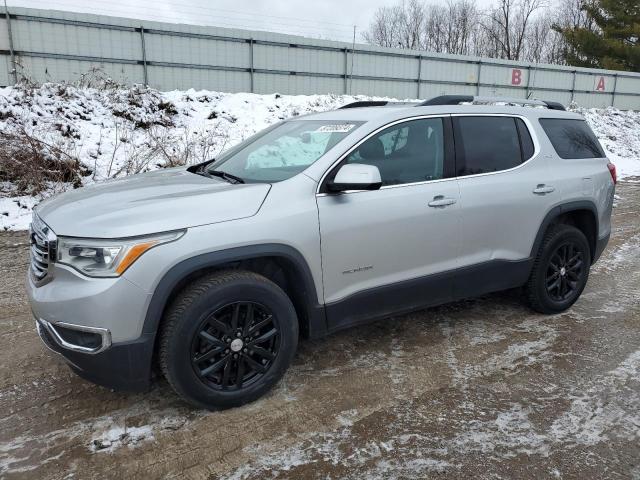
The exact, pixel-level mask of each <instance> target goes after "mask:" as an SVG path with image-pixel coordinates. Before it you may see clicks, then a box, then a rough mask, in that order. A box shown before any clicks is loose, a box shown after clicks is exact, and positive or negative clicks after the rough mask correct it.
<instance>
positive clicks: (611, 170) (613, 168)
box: [607, 162, 618, 185]
mask: <svg viewBox="0 0 640 480" xmlns="http://www.w3.org/2000/svg"><path fill="white" fill-rule="evenodd" d="M607 168H608V169H609V173H610V174H611V180H613V184H614V185H615V184H616V183H618V174H617V173H616V166H615V165H614V164H613V163H611V162H609V163H607Z"/></svg>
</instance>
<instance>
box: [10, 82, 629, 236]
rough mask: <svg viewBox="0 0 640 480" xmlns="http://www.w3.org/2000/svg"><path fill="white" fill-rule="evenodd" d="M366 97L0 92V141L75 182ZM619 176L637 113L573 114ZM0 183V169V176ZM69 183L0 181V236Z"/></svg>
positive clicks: (204, 153) (173, 157) (625, 168)
mask: <svg viewBox="0 0 640 480" xmlns="http://www.w3.org/2000/svg"><path fill="white" fill-rule="evenodd" d="M370 98H371V97H366V96H348V95H280V94H272V95H258V94H251V93H235V94H231V93H220V92H212V91H195V90H187V91H172V92H158V91H156V90H152V89H147V88H144V87H140V86H135V87H132V88H128V89H127V88H121V87H118V86H114V85H111V84H109V83H108V82H107V83H103V84H101V85H100V86H99V87H97V88H95V87H94V88H77V87H74V86H70V85H64V84H54V83H49V84H44V85H42V86H39V87H35V86H23V87H20V88H13V87H7V88H2V89H0V136H1V135H2V134H12V133H20V132H22V133H26V134H28V135H30V136H32V137H34V138H37V139H38V140H39V141H41V142H43V145H46V146H47V148H50V149H56V151H58V152H62V153H61V155H62V156H63V157H65V158H66V157H69V158H78V159H79V160H80V162H81V163H82V165H83V166H84V167H86V171H85V172H84V174H85V175H84V176H83V177H82V180H81V184H82V185H88V184H91V183H94V182H100V181H103V180H106V179H108V178H114V177H122V176H125V175H129V174H134V173H138V172H144V171H149V170H154V169H158V168H162V167H167V166H175V165H180V164H185V163H186V164H193V163H198V162H201V161H204V160H208V159H210V158H213V157H215V156H217V155H218V154H219V153H220V152H221V151H223V150H226V149H228V148H230V147H232V146H233V145H235V144H237V143H238V142H240V141H242V140H244V139H245V138H247V137H249V136H251V135H252V134H254V133H255V132H257V131H259V130H261V129H263V128H265V127H267V126H268V125H270V124H272V123H274V122H277V121H280V120H283V119H286V118H289V117H294V116H298V115H303V114H306V113H311V112H317V111H326V110H331V109H335V108H337V107H339V106H341V105H344V104H346V103H349V102H352V101H355V100H364V99H370ZM578 111H579V112H580V113H582V114H583V115H585V116H586V118H587V120H588V121H589V123H590V124H591V126H592V128H593V129H594V131H595V132H596V134H597V135H598V138H599V139H600V141H601V143H602V144H603V146H604V148H605V149H606V151H607V154H608V155H609V157H610V158H611V159H612V160H613V161H614V162H615V163H616V165H617V167H618V175H619V177H620V178H624V177H628V176H636V175H640V136H639V135H638V134H637V132H638V131H640V113H638V112H626V111H620V110H616V109H611V108H609V109H604V110H602V109H579V110H578ZM1 175H2V172H1V169H0V178H2V177H1ZM68 188H72V185H71V184H70V183H64V184H61V183H60V182H57V183H56V182H52V183H51V184H50V185H49V187H48V188H46V189H45V190H44V191H43V192H28V191H27V192H25V191H19V190H17V188H16V185H15V184H12V183H9V182H4V183H0V231H1V230H22V229H26V228H27V227H28V224H29V222H30V218H31V209H32V208H33V206H34V205H36V204H37V203H38V202H39V201H40V200H41V199H43V198H46V197H47V196H49V195H51V194H55V193H58V192H60V191H63V190H65V189H68Z"/></svg>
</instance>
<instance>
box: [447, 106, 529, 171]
mask: <svg viewBox="0 0 640 480" xmlns="http://www.w3.org/2000/svg"><path fill="white" fill-rule="evenodd" d="M451 117H511V118H519V119H520V120H522V121H523V122H524V124H525V126H526V127H527V130H529V135H531V141H532V142H533V155H531V157H530V158H528V159H527V160H526V161H524V162H522V163H521V164H520V165H516V166H515V167H512V168H508V169H506V170H498V171H496V172H485V173H475V174H473V175H462V176H458V175H456V176H455V177H454V178H456V179H458V180H465V179H467V178H476V177H486V176H487V175H497V174H500V173H507V172H513V171H514V170H517V169H519V168H522V167H524V166H525V165H527V164H528V163H529V162H531V161H532V160H534V159H535V158H537V157H538V156H539V155H540V152H541V150H542V149H541V148H540V141H539V140H538V135H537V134H536V131H535V129H534V128H533V123H532V122H531V121H530V120H529V119H528V118H527V117H525V116H523V115H519V114H517V113H452V114H451Z"/></svg>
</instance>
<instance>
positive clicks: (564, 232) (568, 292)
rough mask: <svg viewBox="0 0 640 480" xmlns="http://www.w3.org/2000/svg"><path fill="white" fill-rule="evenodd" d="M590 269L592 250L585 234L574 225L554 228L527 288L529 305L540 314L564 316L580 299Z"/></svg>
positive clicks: (551, 228) (545, 241) (544, 244)
mask: <svg viewBox="0 0 640 480" xmlns="http://www.w3.org/2000/svg"><path fill="white" fill-rule="evenodd" d="M590 267H591V249H590V247H589V242H588V241H587V237H585V235H584V233H583V232H582V231H581V230H579V229H578V228H576V227H575V226H573V225H567V224H558V225H552V226H551V227H550V228H549V230H548V231H547V232H546V233H545V236H544V238H543V240H542V243H541V245H540V247H539V249H538V252H537V254H536V256H535V259H534V264H533V268H532V269H531V274H530V275H529V280H528V281H527V283H526V285H525V293H526V295H527V300H528V303H529V305H530V306H531V308H533V309H534V310H535V311H537V312H540V313H545V314H554V313H560V312H564V311H565V310H567V309H568V308H569V307H571V305H573V304H574V303H575V302H576V301H577V300H578V298H580V295H581V294H582V291H583V290H584V288H585V286H586V285H587V280H588V279H589V268H590Z"/></svg>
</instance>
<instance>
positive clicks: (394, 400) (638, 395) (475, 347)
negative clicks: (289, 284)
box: [0, 182, 640, 479]
mask: <svg viewBox="0 0 640 480" xmlns="http://www.w3.org/2000/svg"><path fill="white" fill-rule="evenodd" d="M618 194H619V195H620V199H619V200H618V206H617V208H616V209H615V210H614V216H615V218H614V230H613V236H612V240H611V243H610V244H609V247H608V249H607V250H606V251H605V254H604V256H603V258H602V259H601V260H600V261H599V262H598V263H597V264H596V266H595V267H594V268H593V269H592V276H591V278H590V280H589V284H588V286H587V289H586V291H585V293H584V294H583V296H582V298H581V299H580V300H579V302H578V303H577V304H576V305H575V306H574V307H573V308H572V309H571V310H570V311H569V312H567V313H565V314H562V315H557V316H548V317H545V316H541V315H537V314H534V313H532V312H531V311H529V310H528V309H527V308H525V307H524V306H522V305H521V303H520V301H519V297H518V294H517V293H516V292H508V293H501V294H496V295H489V296H486V297H483V298H480V299H474V300H469V301H464V302H459V303H456V304H453V305H449V306H445V307H440V308H434V309H430V310H425V311H422V312H418V313H414V314H411V315H406V316H402V317H396V318H392V319H387V320H383V321H380V322H377V323H375V324H372V325H370V326H367V327H361V328H358V329H352V330H349V331H346V332H342V333H339V334H335V335H332V336H330V337H329V338H326V339H323V340H320V341H314V342H308V341H307V342H302V344H301V346H300V349H299V353H298V355H297V357H296V360H295V364H294V365H293V367H292V368H291V369H290V371H289V372H288V374H287V375H286V376H285V378H284V380H283V381H282V382H281V383H280V385H279V386H278V387H277V388H276V389H275V390H274V391H273V392H272V393H271V394H269V395H268V396H267V397H266V398H263V399H261V400H259V401H257V402H255V403H253V404H251V405H248V406H246V407H243V408H238V409H234V410H229V411H223V412H214V413H210V412H201V411H196V410H193V409H191V408H189V407H187V406H186V405H184V404H183V403H181V401H180V400H179V399H177V398H176V396H175V395H174V394H173V393H172V392H171V390H170V389H169V387H168V386H167V384H166V383H165V382H163V381H159V382H156V384H155V385H154V387H153V389H152V391H151V392H149V393H147V394H136V395H132V394H122V393H114V392H110V391H108V390H106V389H103V388H101V387H97V386H94V385H91V384H89V383H86V382H84V381H83V380H81V379H79V378H77V377H76V376H75V375H73V374H72V373H71V372H70V371H69V370H68V368H67V367H66V366H65V364H64V363H63V361H62V360H61V359H60V358H58V357H57V356H55V355H54V354H52V353H50V352H49V351H48V350H46V349H45V348H44V347H43V346H42V345H41V343H40V340H39V339H38V338H37V336H36V333H35V329H34V325H33V321H32V319H31V316H30V312H29V307H28V304H27V301H26V297H25V293H24V288H23V277H24V274H25V271H26V268H27V237H26V234H25V233H24V232H18V233H2V234H0V275H1V276H2V277H1V278H2V283H1V285H0V365H2V368H1V369H0V477H2V478H4V477H6V478H10V477H11V478H38V479H41V478H120V477H121V478H145V479H148V478H158V477H162V478H178V477H179V478H197V479H214V478H251V479H254V478H255V479H263V478H271V477H279V478H354V479H360V478H416V477H420V478H424V477H439V478H449V477H451V478H510V479H512V478H621V477H622V478H640V447H639V445H640V291H639V290H640V183H638V182H635V183H634V182H625V183H622V184H620V185H619V188H618Z"/></svg>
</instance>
